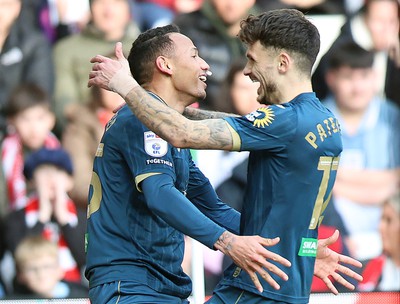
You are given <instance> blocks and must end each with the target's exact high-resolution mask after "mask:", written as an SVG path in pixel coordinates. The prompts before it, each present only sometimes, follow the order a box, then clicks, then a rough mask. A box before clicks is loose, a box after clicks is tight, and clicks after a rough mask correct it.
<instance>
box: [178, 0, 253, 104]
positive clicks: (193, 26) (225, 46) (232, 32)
mask: <svg viewBox="0 0 400 304" xmlns="http://www.w3.org/2000/svg"><path fill="white" fill-rule="evenodd" d="M254 2H255V0H205V1H204V2H203V5H202V7H201V8H200V9H199V10H197V11H194V12H191V13H187V14H180V15H178V16H177V17H176V18H175V20H174V23H175V24H177V25H178V26H179V28H180V30H181V32H182V33H183V34H184V35H186V36H188V37H189V38H190V39H192V40H193V42H194V44H195V45H196V47H197V48H198V49H199V54H200V55H201V57H202V58H204V60H205V61H207V63H208V64H209V65H210V70H211V71H212V73H213V75H212V76H211V77H209V78H208V80H207V97H206V99H205V100H204V101H202V102H201V103H200V107H201V108H205V109H214V108H215V104H216V102H217V100H218V92H219V88H220V86H221V84H222V82H223V81H224V79H225V77H226V75H227V73H228V71H229V68H230V64H231V62H233V61H234V60H235V59H236V58H243V57H244V55H245V47H244V46H243V44H242V43H241V42H240V41H239V40H238V39H237V37H236V35H237V33H238V32H239V24H240V21H241V20H242V19H243V18H245V16H246V15H247V14H248V13H256V12H257V8H256V7H254Z"/></svg>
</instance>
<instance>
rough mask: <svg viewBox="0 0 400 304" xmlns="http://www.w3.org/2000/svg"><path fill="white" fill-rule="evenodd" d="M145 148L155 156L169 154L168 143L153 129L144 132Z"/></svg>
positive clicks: (149, 153)
mask: <svg viewBox="0 0 400 304" xmlns="http://www.w3.org/2000/svg"><path fill="white" fill-rule="evenodd" d="M144 149H145V151H146V153H147V154H148V155H150V156H153V157H162V156H164V155H165V154H167V151H168V143H167V142H166V141H165V140H164V139H162V138H161V137H159V136H158V135H157V134H155V133H154V132H152V131H147V132H144Z"/></svg>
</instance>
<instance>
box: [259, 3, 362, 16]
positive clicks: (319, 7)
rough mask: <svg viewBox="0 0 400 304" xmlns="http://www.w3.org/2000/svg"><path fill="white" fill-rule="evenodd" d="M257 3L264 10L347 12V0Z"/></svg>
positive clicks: (305, 12) (306, 12)
mask: <svg viewBox="0 0 400 304" xmlns="http://www.w3.org/2000/svg"><path fill="white" fill-rule="evenodd" d="M353 1H354V0H353ZM256 3H257V5H259V6H260V8H262V9H263V10H264V11H269V10H273V9H281V8H295V9H298V10H299V11H301V12H303V13H304V14H307V15H321V14H345V13H346V6H345V0H268V1H265V0H257V1H256Z"/></svg>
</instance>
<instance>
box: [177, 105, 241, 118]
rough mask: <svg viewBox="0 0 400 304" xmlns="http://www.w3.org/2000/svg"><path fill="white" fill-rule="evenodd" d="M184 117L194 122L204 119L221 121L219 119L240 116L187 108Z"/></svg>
mask: <svg viewBox="0 0 400 304" xmlns="http://www.w3.org/2000/svg"><path fill="white" fill-rule="evenodd" d="M183 116H185V117H186V118H189V119H193V120H203V119H219V118H221V119H222V118H225V117H237V116H238V115H236V114H230V113H223V112H215V111H207V110H201V109H196V108H193V107H186V108H185V110H184V112H183Z"/></svg>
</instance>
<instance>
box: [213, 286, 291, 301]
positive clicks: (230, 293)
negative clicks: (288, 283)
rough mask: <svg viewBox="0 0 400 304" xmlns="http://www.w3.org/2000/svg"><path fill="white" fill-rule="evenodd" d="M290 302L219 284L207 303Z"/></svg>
mask: <svg viewBox="0 0 400 304" xmlns="http://www.w3.org/2000/svg"><path fill="white" fill-rule="evenodd" d="M244 303H246V304H288V303H286V302H279V301H275V300H272V299H266V298H264V297H262V296H260V295H257V294H254V293H252V292H248V291H245V290H242V289H239V288H236V287H232V286H228V285H218V286H217V287H216V288H215V289H214V291H213V296H212V297H211V298H210V299H209V300H208V301H207V302H206V304H244Z"/></svg>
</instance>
